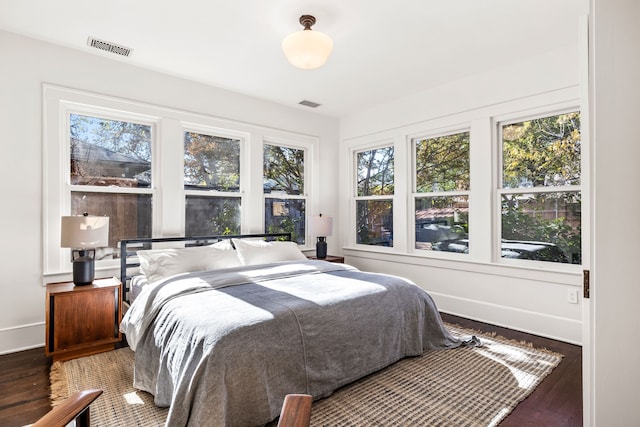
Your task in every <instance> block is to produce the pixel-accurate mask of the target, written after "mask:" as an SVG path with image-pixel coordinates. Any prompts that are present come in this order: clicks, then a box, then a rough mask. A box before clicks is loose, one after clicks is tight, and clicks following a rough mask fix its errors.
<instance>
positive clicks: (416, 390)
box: [51, 324, 562, 427]
mask: <svg viewBox="0 0 640 427" xmlns="http://www.w3.org/2000/svg"><path fill="white" fill-rule="evenodd" d="M447 328H448V329H449V330H450V331H451V332H452V333H453V334H454V335H457V336H469V335H471V334H474V335H476V336H478V337H479V338H480V340H481V341H482V343H483V345H482V346H481V347H475V348H467V347H464V348H458V349H453V350H439V351H430V352H426V353H425V354H424V355H422V356H420V357H413V358H407V359H403V360H401V361H399V362H397V363H395V364H394V365H392V366H390V367H388V368H386V369H384V370H382V371H380V372H378V373H375V374H372V375H370V376H368V377H366V378H363V379H361V380H359V381H357V382H355V383H353V384H350V385H348V386H346V387H343V388H341V389H339V390H338V391H336V392H335V393H333V394H332V395H331V396H329V397H327V398H325V399H322V400H320V401H317V402H315V403H314V404H313V408H312V413H311V425H312V426H390V425H395V426H409V425H411V426H494V425H497V424H498V423H499V422H500V421H501V420H502V419H504V418H505V417H506V416H507V415H508V414H509V413H510V412H511V411H512V410H513V408H515V406H516V405H517V404H518V402H520V401H522V400H523V399H524V398H526V397H527V396H528V395H529V394H530V393H531V392H532V391H533V390H534V389H535V387H536V386H537V385H538V384H539V383H540V381H542V379H543V378H544V377H545V376H547V375H548V374H549V373H550V372H551V370H552V369H553V368H554V367H555V366H557V365H558V363H560V361H561V359H562V355H560V354H557V353H553V352H550V351H547V350H544V349H534V348H532V347H531V346H530V345H528V344H526V343H518V342H514V341H509V340H506V339H504V338H500V337H495V336H491V335H486V334H482V333H477V332H475V331H470V330H468V329H464V328H460V327H457V326H454V325H449V324H448V325H447ZM132 371H133V352H132V351H131V350H130V349H129V348H122V349H118V350H115V351H110V352H107V353H101V354H96V355H93V356H88V357H83V358H80V359H74V360H70V361H67V362H64V363H60V362H57V363H55V364H54V365H53V366H52V368H51V389H52V402H53V403H54V404H55V403H57V402H59V401H61V400H62V399H64V398H65V397H66V396H68V395H69V394H70V393H72V392H74V391H77V390H82V389H86V388H100V389H103V390H104V394H103V395H102V396H101V397H100V398H99V399H98V400H96V401H95V402H94V403H93V405H92V406H91V422H92V424H93V425H95V426H109V427H118V426H123V427H125V426H126V427H129V426H145V427H147V426H161V425H164V420H165V419H166V416H167V409H161V408H157V407H156V406H155V405H154V404H153V397H152V396H151V395H149V394H147V393H145V392H142V391H139V390H136V389H134V388H133V387H132V385H131V384H132V383H133V372H132Z"/></svg>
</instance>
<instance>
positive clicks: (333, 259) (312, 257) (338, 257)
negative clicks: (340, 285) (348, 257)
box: [307, 255, 344, 264]
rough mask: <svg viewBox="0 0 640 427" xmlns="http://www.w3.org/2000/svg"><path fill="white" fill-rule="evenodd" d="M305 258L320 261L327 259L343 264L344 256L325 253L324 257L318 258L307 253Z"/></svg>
mask: <svg viewBox="0 0 640 427" xmlns="http://www.w3.org/2000/svg"><path fill="white" fill-rule="evenodd" d="M307 259H316V260H320V261H328V262H338V263H341V264H343V263H344V257H343V256H336V255H327V257H326V258H322V259H321V258H318V257H317V256H315V255H308V256H307Z"/></svg>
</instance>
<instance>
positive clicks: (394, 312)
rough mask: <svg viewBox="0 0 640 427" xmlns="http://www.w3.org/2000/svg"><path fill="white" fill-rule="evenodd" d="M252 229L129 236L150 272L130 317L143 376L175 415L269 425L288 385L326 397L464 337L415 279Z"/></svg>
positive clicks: (172, 421)
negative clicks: (199, 235) (190, 238)
mask: <svg viewBox="0 0 640 427" xmlns="http://www.w3.org/2000/svg"><path fill="white" fill-rule="evenodd" d="M242 237H244V236H235V237H233V238H231V239H226V240H222V241H218V242H216V243H213V244H209V242H210V241H208V242H207V243H206V244H205V245H204V246H203V247H202V248H201V249H198V248H179V249H176V248H171V249H168V248H167V249H142V250H139V251H130V250H129V249H127V248H125V254H126V255H127V258H130V257H131V256H132V255H133V254H134V253H135V252H137V256H138V259H139V263H140V268H141V270H142V274H143V275H145V276H147V280H146V285H144V289H142V290H141V291H139V292H138V294H137V296H136V297H135V299H133V302H132V303H131V305H130V308H129V309H128V311H127V312H126V314H125V316H124V318H123V321H122V323H121V326H120V329H121V331H122V332H123V333H124V334H125V335H126V337H127V341H128V343H129V345H130V347H131V348H132V349H133V350H134V351H135V368H134V386H135V387H136V388H138V389H141V390H145V391H147V392H149V393H151V394H153V395H154V401H155V403H156V405H158V406H164V407H167V406H168V407H169V414H168V419H167V425H171V426H186V425H189V426H202V425H215V426H260V425H265V424H266V423H269V422H270V421H272V420H273V419H275V418H276V417H277V416H278V415H279V413H280V409H281V406H282V403H283V400H284V397H285V395H286V394H289V393H304V394H311V395H312V396H313V397H314V398H315V399H319V398H322V397H326V396H328V395H330V394H331V393H332V392H333V391H334V390H336V389H337V388H339V387H341V386H343V385H345V384H348V383H351V382H353V381H355V380H357V379H359V378H362V377H364V376H366V375H368V374H370V373H373V372H375V371H378V370H380V369H382V368H384V367H386V366H388V365H390V364H392V363H394V362H396V361H397V360H399V359H402V358H404V357H407V356H417V355H420V354H422V353H423V351H425V350H430V349H444V348H452V347H457V346H460V345H463V344H464V343H463V342H462V341H460V340H458V339H456V338H454V337H452V336H451V335H450V334H449V333H448V332H447V330H446V329H445V328H444V327H443V325H442V321H441V319H440V315H439V313H438V311H437V309H436V307H435V304H434V302H433V300H432V299H431V297H430V296H429V295H428V294H427V293H426V292H425V291H424V290H423V289H421V288H420V287H418V286H417V285H415V284H413V283H412V282H410V281H408V280H406V279H403V278H399V277H395V276H390V275H383V274H375V273H367V272H362V271H359V270H357V269H356V268H354V267H352V266H350V265H346V264H337V263H329V262H326V261H318V260H307V259H306V257H305V256H304V254H302V252H300V251H299V249H298V248H297V245H295V243H293V242H286V241H283V242H280V241H271V242H267V241H264V240H263V238H265V235H262V236H258V237H259V238H260V240H252V239H254V238H255V237H256V236H250V239H246V238H242ZM266 237H267V238H269V239H273V238H274V237H273V236H266ZM280 237H282V236H280ZM216 238H218V236H215V237H214V238H212V239H213V240H215V239H216ZM158 241H161V239H158ZM174 242H179V240H177V241H174ZM131 243H136V242H132V241H125V242H123V243H121V245H125V246H126V247H129V246H130V244H131ZM148 243H150V242H148V241H147V242H146V243H145V244H148ZM154 243H155V242H154ZM165 243H166V242H165ZM181 251H186V253H185V252H181ZM167 254H168V255H167ZM209 258H215V259H213V260H212V259H209ZM194 259H199V260H200V261H199V262H198V261H197V260H194ZM163 262H165V264H166V263H167V262H168V264H169V267H167V266H166V265H164V266H163V267H162V266H160V267H159V266H158V265H157V264H163ZM190 263H191V264H190ZM185 264H186V265H187V266H185ZM123 265H124V264H123ZM131 265H135V264H129V267H128V268H130V267H131ZM176 266H177V267H176ZM161 267H162V268H161ZM163 268H164V269H163ZM125 270H126V268H125ZM125 276H127V277H128V275H127V274H126V272H125V273H123V277H125Z"/></svg>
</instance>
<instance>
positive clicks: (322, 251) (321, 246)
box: [316, 237, 327, 259]
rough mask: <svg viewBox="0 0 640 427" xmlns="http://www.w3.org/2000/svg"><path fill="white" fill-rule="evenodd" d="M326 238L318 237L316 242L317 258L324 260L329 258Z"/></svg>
mask: <svg viewBox="0 0 640 427" xmlns="http://www.w3.org/2000/svg"><path fill="white" fill-rule="evenodd" d="M324 239H325V238H324V237H318V241H317V242H316V258H320V259H324V258H326V257H327V242H325V240H324Z"/></svg>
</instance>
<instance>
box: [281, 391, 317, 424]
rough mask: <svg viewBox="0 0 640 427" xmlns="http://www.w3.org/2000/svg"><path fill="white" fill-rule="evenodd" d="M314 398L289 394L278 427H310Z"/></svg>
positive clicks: (306, 395) (285, 399)
mask: <svg viewBox="0 0 640 427" xmlns="http://www.w3.org/2000/svg"><path fill="white" fill-rule="evenodd" d="M312 403H313V398H312V397H311V395H308V394H287V395H286V396H285V398H284V403H283V404H282V411H281V412H280V419H279V420H278V427H308V426H309V422H310V420H311V404H312Z"/></svg>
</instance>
